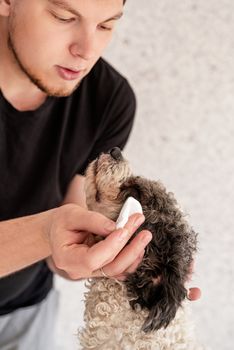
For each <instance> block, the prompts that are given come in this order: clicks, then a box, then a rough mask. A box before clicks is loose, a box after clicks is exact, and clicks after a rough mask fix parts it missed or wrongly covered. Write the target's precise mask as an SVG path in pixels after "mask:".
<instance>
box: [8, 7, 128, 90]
mask: <svg viewBox="0 0 234 350" xmlns="http://www.w3.org/2000/svg"><path fill="white" fill-rule="evenodd" d="M11 6H12V7H11V11H10V14H9V18H8V20H9V21H8V47H9V49H10V50H11V52H12V53H13V55H14V59H15V61H16V62H17V64H18V66H19V67H20V69H21V71H23V72H24V74H26V75H27V76H28V77H29V78H30V80H31V81H32V82H33V83H34V84H35V85H37V86H38V87H39V88H40V89H41V90H42V91H44V92H45V93H46V94H48V95H53V96H67V95H70V94H71V93H72V92H73V91H74V90H75V89H76V88H77V86H78V85H79V83H80V81H81V80H82V79H83V78H84V76H85V75H87V74H88V73H89V71H90V70H91V68H92V67H93V66H94V64H95V63H96V61H97V60H98V59H99V57H100V56H101V54H102V53H103V50H104V49H105V48H106V46H107V44H108V43H109V41H110V39H111V36H112V32H113V28H114V26H115V23H116V21H117V19H118V18H119V17H120V16H121V13H122V10H123V0H13V1H12V5H11Z"/></svg>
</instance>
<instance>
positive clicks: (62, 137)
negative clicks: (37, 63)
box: [0, 59, 136, 315]
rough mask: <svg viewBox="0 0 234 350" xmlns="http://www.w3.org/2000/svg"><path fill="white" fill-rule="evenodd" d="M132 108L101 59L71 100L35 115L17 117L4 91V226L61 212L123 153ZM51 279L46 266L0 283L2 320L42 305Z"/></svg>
mask: <svg viewBox="0 0 234 350" xmlns="http://www.w3.org/2000/svg"><path fill="white" fill-rule="evenodd" d="M135 107H136V101H135V96H134V93H133V91H132V89H131V87H130V86H129V84H128V82H127V80H126V79H125V78H123V77H122V76H121V75H120V74H119V73H118V72H117V71H116V70H115V69H114V68H112V67H111V66H110V65H109V64H108V63H107V62H106V61H104V60H103V59H100V60H99V61H98V62H97V63H96V65H95V66H94V67H93V69H92V70H91V72H90V73H89V74H88V75H87V76H86V77H85V78H84V79H83V81H82V82H81V84H80V86H79V87H78V88H77V89H76V91H74V92H73V94H72V95H71V96H69V97H61V98H56V97H48V98H47V99H46V101H45V102H44V103H43V105H41V106H40V107H39V108H38V109H37V110H35V111H26V112H20V111H18V110H16V109H15V108H14V107H13V106H12V105H10V104H9V103H8V102H7V100H6V99H4V97H3V95H2V94H1V92H0V220H7V219H12V218H16V217H21V216H25V215H30V214H35V213H38V212H41V211H45V210H49V209H51V208H54V207H56V206H59V205H60V204H61V202H62V200H63V198H64V195H65V193H66V190H67V187H68V184H69V182H70V181H71V180H72V178H73V177H74V176H75V175H76V174H78V173H79V174H83V173H84V171H85V169H86V167H87V165H88V163H89V162H90V161H91V160H93V159H94V158H96V156H97V155H98V154H99V153H100V152H105V151H108V150H109V149H111V148H112V147H115V146H118V147H120V148H123V147H124V145H125V143H126V141H127V139H128V136H129V133H130V131H131V128H132V124H133V119H134V114H135ZM0 234H1V233H0ZM0 260H1V257H0ZM52 279H53V278H52V273H51V272H50V271H49V269H48V268H47V265H46V263H45V262H44V261H41V262H38V263H36V264H34V265H32V266H30V267H28V268H25V269H24V270H21V271H19V272H17V273H14V274H12V275H10V276H7V277H5V278H2V279H0V315H3V314H7V313H9V312H12V311H13V310H16V309H17V308H20V307H24V306H29V305H33V304H35V303H38V302H40V301H41V300H42V299H43V298H44V297H45V296H46V295H47V293H48V292H49V290H50V289H51V287H52V284H53V282H52Z"/></svg>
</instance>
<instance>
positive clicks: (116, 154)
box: [109, 147, 123, 160]
mask: <svg viewBox="0 0 234 350" xmlns="http://www.w3.org/2000/svg"><path fill="white" fill-rule="evenodd" d="M109 153H110V155H111V157H112V158H114V159H115V160H123V156H122V153H121V151H120V149H119V147H114V148H112V149H111V150H110V152H109Z"/></svg>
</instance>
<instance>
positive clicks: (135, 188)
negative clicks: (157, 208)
mask: <svg viewBox="0 0 234 350" xmlns="http://www.w3.org/2000/svg"><path fill="white" fill-rule="evenodd" d="M140 180H141V178H140V176H131V177H129V178H128V179H127V180H126V181H124V183H122V185H121V186H120V193H119V197H120V198H121V200H122V201H125V200H126V199H127V198H128V197H130V196H131V197H133V198H135V199H137V200H138V201H139V202H141V197H142V188H141V187H142V186H141V181H140Z"/></svg>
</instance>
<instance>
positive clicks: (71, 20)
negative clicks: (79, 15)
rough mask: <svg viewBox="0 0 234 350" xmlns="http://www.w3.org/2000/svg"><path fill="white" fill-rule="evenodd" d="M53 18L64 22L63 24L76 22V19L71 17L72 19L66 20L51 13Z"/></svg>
mask: <svg viewBox="0 0 234 350" xmlns="http://www.w3.org/2000/svg"><path fill="white" fill-rule="evenodd" d="M51 14H52V16H53V17H54V18H56V19H57V20H58V21H60V22H63V23H70V22H73V21H75V18H73V17H71V18H64V17H60V16H58V15H56V14H55V13H53V12H51Z"/></svg>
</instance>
